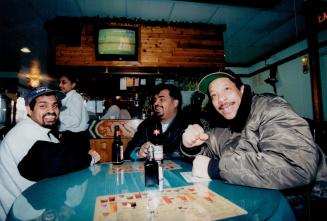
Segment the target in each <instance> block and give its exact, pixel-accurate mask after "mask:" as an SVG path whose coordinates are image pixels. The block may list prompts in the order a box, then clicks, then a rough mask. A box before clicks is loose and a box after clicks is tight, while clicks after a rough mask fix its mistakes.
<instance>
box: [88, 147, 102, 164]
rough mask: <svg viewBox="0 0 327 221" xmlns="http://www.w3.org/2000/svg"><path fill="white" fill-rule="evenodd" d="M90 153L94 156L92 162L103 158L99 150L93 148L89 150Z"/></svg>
mask: <svg viewBox="0 0 327 221" xmlns="http://www.w3.org/2000/svg"><path fill="white" fill-rule="evenodd" d="M89 155H91V157H92V164H95V163H97V162H99V161H100V159H101V156H100V154H99V153H98V152H96V151H95V150H92V149H91V150H89Z"/></svg>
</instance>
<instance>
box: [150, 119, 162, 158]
mask: <svg viewBox="0 0 327 221" xmlns="http://www.w3.org/2000/svg"><path fill="white" fill-rule="evenodd" d="M152 135H153V137H152V141H151V143H152V144H153V153H154V159H155V160H156V161H160V162H161V163H162V162H163V145H162V134H161V123H160V122H156V123H155V127H154V129H153V134H152Z"/></svg>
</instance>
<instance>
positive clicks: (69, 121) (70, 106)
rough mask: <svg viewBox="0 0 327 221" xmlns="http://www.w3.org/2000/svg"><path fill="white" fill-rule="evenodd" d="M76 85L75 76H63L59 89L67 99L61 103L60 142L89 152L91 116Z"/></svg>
mask: <svg viewBox="0 0 327 221" xmlns="http://www.w3.org/2000/svg"><path fill="white" fill-rule="evenodd" d="M76 84H77V78H76V77H75V76H73V75H69V74H63V75H61V77H60V83H59V87H60V90H61V91H62V92H63V93H65V94H66V97H65V98H64V99H63V100H62V101H61V104H62V107H61V111H60V115H59V119H60V125H59V132H60V134H61V136H60V140H61V142H63V143H65V144H67V145H69V146H71V147H74V148H75V147H76V148H78V149H79V150H81V149H82V150H83V151H89V150H90V143H89V133H88V126H89V124H88V122H89V116H88V113H87V109H86V107H85V105H84V100H83V98H82V96H81V95H80V94H79V93H78V92H77V91H76V90H75V87H76Z"/></svg>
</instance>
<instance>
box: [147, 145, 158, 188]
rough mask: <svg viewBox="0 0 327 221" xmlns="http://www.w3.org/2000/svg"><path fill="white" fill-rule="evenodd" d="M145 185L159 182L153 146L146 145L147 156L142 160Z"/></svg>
mask: <svg viewBox="0 0 327 221" xmlns="http://www.w3.org/2000/svg"><path fill="white" fill-rule="evenodd" d="M144 178H145V186H154V185H157V184H159V176H158V162H157V161H156V160H155V159H154V157H153V146H152V145H150V146H149V147H148V156H147V159H146V161H145V162H144Z"/></svg>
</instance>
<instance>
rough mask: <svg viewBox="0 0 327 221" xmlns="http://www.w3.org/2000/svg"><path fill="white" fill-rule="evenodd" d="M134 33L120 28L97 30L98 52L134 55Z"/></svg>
mask: <svg viewBox="0 0 327 221" xmlns="http://www.w3.org/2000/svg"><path fill="white" fill-rule="evenodd" d="M135 35H136V33H135V31H133V30H129V29H122V28H108V29H101V30H99V38H98V53H99V54H103V55H105V54H109V55H110V54H112V55H135V41H136V40H135V38H136V36H135Z"/></svg>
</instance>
